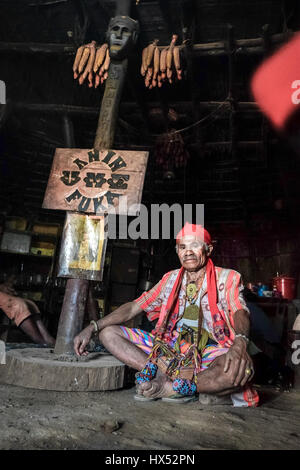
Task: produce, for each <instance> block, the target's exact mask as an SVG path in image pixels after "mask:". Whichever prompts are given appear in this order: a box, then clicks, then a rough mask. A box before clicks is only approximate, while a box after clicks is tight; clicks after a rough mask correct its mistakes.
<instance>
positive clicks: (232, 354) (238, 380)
mask: <svg viewBox="0 0 300 470" xmlns="http://www.w3.org/2000/svg"><path fill="white" fill-rule="evenodd" d="M224 372H225V373H228V374H230V375H231V377H232V384H233V385H234V386H235V387H238V386H242V387H243V386H244V385H245V384H246V383H247V382H248V381H249V380H251V379H252V377H253V375H254V368H253V362H252V359H251V357H250V356H249V354H248V353H247V343H246V341H245V340H244V339H243V338H240V337H239V338H236V339H235V340H234V342H233V345H232V346H231V347H230V349H229V351H228V352H227V353H226V354H225V365H224Z"/></svg>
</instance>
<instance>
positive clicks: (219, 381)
mask: <svg viewBox="0 0 300 470" xmlns="http://www.w3.org/2000/svg"><path fill="white" fill-rule="evenodd" d="M225 356H226V354H222V356H219V357H217V358H216V359H215V360H214V362H213V364H212V365H211V367H213V369H214V375H215V382H216V385H217V388H218V389H219V390H227V389H232V390H233V391H234V389H239V387H236V386H235V385H234V381H235V377H234V376H233V375H232V374H231V373H230V372H224V366H225Z"/></svg>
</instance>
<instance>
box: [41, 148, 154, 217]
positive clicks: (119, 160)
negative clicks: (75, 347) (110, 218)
mask: <svg viewBox="0 0 300 470" xmlns="http://www.w3.org/2000/svg"><path fill="white" fill-rule="evenodd" d="M148 155H149V152H144V151H127V150H112V149H108V150H96V149H86V150H82V149H65V148H58V149H56V152H55V155H54V160H53V164H52V169H51V173H50V177H49V181H48V186H47V189H46V193H45V198H44V202H43V208H44V209H61V210H66V211H77V212H83V213H92V214H98V215H102V214H105V213H111V212H112V209H113V211H114V212H115V213H116V214H128V215H133V216H136V215H138V213H139V204H140V203H141V198H142V190H143V185H144V178H145V172H146V166H147V160H148ZM134 204H138V206H135V207H133V208H131V206H132V205H134Z"/></svg>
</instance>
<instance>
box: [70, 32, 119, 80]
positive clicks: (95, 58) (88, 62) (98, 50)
mask: <svg viewBox="0 0 300 470" xmlns="http://www.w3.org/2000/svg"><path fill="white" fill-rule="evenodd" d="M109 64H110V56H109V47H108V44H107V43H105V44H102V46H98V47H97V46H96V41H92V42H91V43H89V44H85V45H83V46H80V47H79V48H78V50H77V52H76V56H75V60H74V63H73V74H74V79H75V80H76V79H77V78H78V77H79V78H78V82H79V85H82V84H83V83H84V81H85V79H86V78H87V77H88V86H89V88H91V87H92V86H93V85H94V86H95V88H97V87H98V86H99V84H100V83H101V84H102V83H103V82H104V80H106V78H107V77H108V69H109Z"/></svg>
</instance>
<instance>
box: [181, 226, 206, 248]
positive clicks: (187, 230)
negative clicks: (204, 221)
mask: <svg viewBox="0 0 300 470" xmlns="http://www.w3.org/2000/svg"><path fill="white" fill-rule="evenodd" d="M185 235H195V236H196V237H197V238H200V240H202V241H204V243H207V244H208V245H210V244H211V236H210V234H209V233H208V231H207V230H205V228H204V227H203V225H195V224H189V223H188V222H186V223H185V226H184V227H183V228H182V229H181V230H180V232H178V234H177V237H176V243H179V240H181V239H182V238H183V237H184V236H185Z"/></svg>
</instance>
